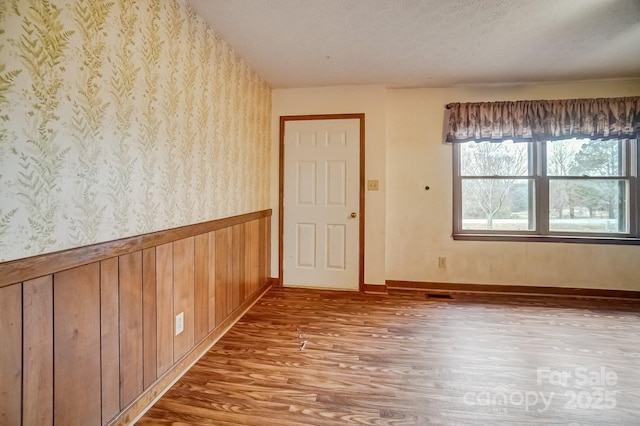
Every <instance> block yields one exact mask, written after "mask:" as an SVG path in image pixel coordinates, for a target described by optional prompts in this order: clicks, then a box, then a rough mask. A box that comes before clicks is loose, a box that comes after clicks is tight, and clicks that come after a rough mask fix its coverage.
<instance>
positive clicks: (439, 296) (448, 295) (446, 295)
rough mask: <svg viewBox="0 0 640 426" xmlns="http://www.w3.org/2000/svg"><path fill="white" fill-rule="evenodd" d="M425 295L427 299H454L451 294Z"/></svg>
mask: <svg viewBox="0 0 640 426" xmlns="http://www.w3.org/2000/svg"><path fill="white" fill-rule="evenodd" d="M424 295H425V296H426V297H427V299H452V297H451V295H450V294H442V293H425V294H424Z"/></svg>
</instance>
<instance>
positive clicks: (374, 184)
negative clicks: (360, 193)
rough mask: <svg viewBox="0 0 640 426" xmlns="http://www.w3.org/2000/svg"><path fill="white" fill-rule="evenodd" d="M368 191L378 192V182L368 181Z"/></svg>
mask: <svg viewBox="0 0 640 426" xmlns="http://www.w3.org/2000/svg"><path fill="white" fill-rule="evenodd" d="M367 190H369V191H377V190H378V180H368V181H367Z"/></svg>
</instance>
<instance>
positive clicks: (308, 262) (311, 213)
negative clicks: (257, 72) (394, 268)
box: [283, 118, 360, 290]
mask: <svg viewBox="0 0 640 426" xmlns="http://www.w3.org/2000/svg"><path fill="white" fill-rule="evenodd" d="M283 205H284V209H283V213H284V226H283V285H285V286H294V287H317V288H335V289H343V290H357V289H358V273H359V258H360V256H359V238H360V237H359V224H360V217H359V212H360V120H359V119H357V118H353V119H351V118H349V119H336V120H288V121H285V127H284V202H283Z"/></svg>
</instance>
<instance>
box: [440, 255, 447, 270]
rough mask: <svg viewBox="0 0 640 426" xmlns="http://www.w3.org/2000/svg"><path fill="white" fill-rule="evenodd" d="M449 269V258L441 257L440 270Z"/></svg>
mask: <svg viewBox="0 0 640 426" xmlns="http://www.w3.org/2000/svg"><path fill="white" fill-rule="evenodd" d="M446 267H447V258H446V257H439V258H438V268H446Z"/></svg>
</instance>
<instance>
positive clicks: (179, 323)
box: [176, 312, 184, 336]
mask: <svg viewBox="0 0 640 426" xmlns="http://www.w3.org/2000/svg"><path fill="white" fill-rule="evenodd" d="M183 331H184V312H180V313H179V314H178V315H176V336H177V335H178V334H180V333H182V332H183Z"/></svg>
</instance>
